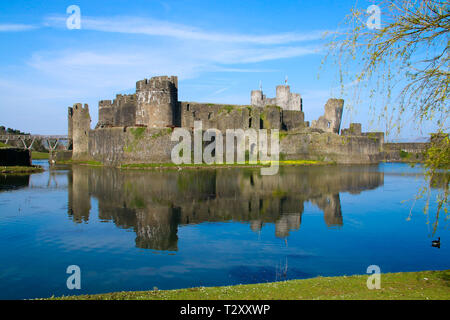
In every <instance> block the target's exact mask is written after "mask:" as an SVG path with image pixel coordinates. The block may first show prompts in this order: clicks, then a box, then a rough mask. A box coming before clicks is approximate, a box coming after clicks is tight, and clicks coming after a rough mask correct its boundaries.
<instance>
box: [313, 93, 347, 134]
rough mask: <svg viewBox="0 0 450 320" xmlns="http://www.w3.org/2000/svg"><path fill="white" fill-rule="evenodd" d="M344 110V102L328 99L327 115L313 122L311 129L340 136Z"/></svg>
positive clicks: (326, 105)
mask: <svg viewBox="0 0 450 320" xmlns="http://www.w3.org/2000/svg"><path fill="white" fill-rule="evenodd" d="M343 110H344V100H342V99H328V101H327V103H326V104H325V114H324V115H323V116H321V117H319V119H318V120H313V121H312V123H311V128H317V129H321V130H323V131H325V132H333V133H336V134H339V130H340V128H341V121H342V112H343Z"/></svg>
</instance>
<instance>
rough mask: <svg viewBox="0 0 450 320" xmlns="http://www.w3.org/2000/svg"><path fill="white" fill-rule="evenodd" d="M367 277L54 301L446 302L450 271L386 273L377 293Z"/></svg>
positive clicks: (382, 277)
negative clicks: (429, 300)
mask: <svg viewBox="0 0 450 320" xmlns="http://www.w3.org/2000/svg"><path fill="white" fill-rule="evenodd" d="M367 278H368V275H358V276H344V277H326V278H325V277H318V278H313V279H306V280H291V281H285V282H275V283H264V284H255V285H238V286H228V287H211V288H204V287H200V288H190V289H180V290H152V291H139V292H115V293H106V294H97V295H82V296H69V297H61V298H56V299H87V300H127V299H133V300H305V299H308V300H309V299H321V300H334V299H336V300H342V299H343V300H354V299H358V300H361V299H364V300H366V299H376V300H396V299H420V300H426V299H444V300H448V299H450V270H445V271H421V272H404V273H387V274H382V275H381V289H380V290H369V289H367V286H366V281H367Z"/></svg>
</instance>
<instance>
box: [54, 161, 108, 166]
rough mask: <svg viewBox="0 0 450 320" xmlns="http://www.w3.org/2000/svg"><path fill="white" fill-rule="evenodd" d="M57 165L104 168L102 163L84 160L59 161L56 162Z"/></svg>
mask: <svg viewBox="0 0 450 320" xmlns="http://www.w3.org/2000/svg"><path fill="white" fill-rule="evenodd" d="M56 164H79V165H84V166H94V167H101V166H103V163H101V162H99V161H83V160H59V161H56Z"/></svg>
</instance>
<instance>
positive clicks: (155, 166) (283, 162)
mask: <svg viewBox="0 0 450 320" xmlns="http://www.w3.org/2000/svg"><path fill="white" fill-rule="evenodd" d="M276 164H278V165H279V166H317V165H331V164H335V163H334V162H326V161H318V160H281V161H272V162H270V161H266V162H258V163H257V164H249V163H234V164H227V163H223V164H206V163H200V164H174V163H171V162H169V163H133V164H123V165H121V166H120V168H121V169H171V168H172V169H178V168H183V169H198V168H204V169H208V168H209V169H218V168H261V167H269V166H271V165H276Z"/></svg>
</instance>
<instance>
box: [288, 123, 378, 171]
mask: <svg viewBox="0 0 450 320" xmlns="http://www.w3.org/2000/svg"><path fill="white" fill-rule="evenodd" d="M382 150H383V142H382V141H381V140H380V139H377V138H368V137H364V136H350V137H343V136H339V135H337V134H334V133H318V132H310V131H304V132H297V133H288V134H287V135H285V136H281V137H280V157H282V158H284V159H286V160H291V159H292V160H293V159H306V160H325V161H335V162H336V163H342V164H363V163H378V162H379V161H381V160H382Z"/></svg>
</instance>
